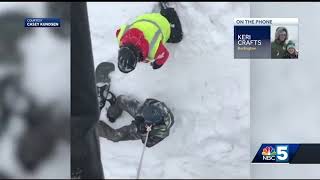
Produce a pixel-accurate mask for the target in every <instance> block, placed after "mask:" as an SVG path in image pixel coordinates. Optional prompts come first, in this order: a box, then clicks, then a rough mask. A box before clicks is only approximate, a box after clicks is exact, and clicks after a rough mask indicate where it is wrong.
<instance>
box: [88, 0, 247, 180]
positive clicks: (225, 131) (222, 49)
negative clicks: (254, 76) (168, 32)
mask: <svg viewBox="0 0 320 180" xmlns="http://www.w3.org/2000/svg"><path fill="white" fill-rule="evenodd" d="M156 6H157V3H155V2H148V3H147V2H139V3H132V2H130V3H129V2H125V3H124V2H122V3H116V2H114V3H96V2H95V3H88V12H89V21H90V26H91V27H90V28H91V37H92V47H93V54H94V59H95V66H97V65H98V64H99V63H100V62H102V61H111V62H113V63H116V62H117V60H116V57H117V47H118V46H117V40H116V37H115V32H116V29H117V28H118V27H119V26H120V25H121V24H122V23H126V22H130V20H132V19H133V18H134V17H136V16H138V15H140V14H143V13H147V12H151V11H152V9H153V8H154V7H156ZM174 6H175V7H176V9H177V12H178V14H179V16H180V19H181V23H182V26H183V30H184V39H183V41H182V42H181V43H179V44H167V47H168V49H169V51H170V57H169V60H168V61H167V63H166V64H165V65H164V66H163V67H162V68H161V69H159V70H152V68H151V67H150V66H149V65H148V64H142V63H140V64H138V66H137V68H136V70H135V71H133V72H131V73H129V74H123V73H121V72H120V71H119V70H118V69H116V71H115V72H113V73H112V74H111V79H112V80H111V81H112V85H111V91H112V92H114V93H115V94H117V95H119V94H126V95H131V96H133V97H136V98H137V99H138V100H140V101H144V99H146V98H148V97H153V98H156V99H159V100H161V101H163V102H165V103H166V104H167V105H168V106H169V107H170V108H171V109H172V111H173V113H174V116H175V124H174V126H173V128H172V130H171V133H170V136H169V137H168V138H166V139H165V140H164V141H162V142H161V143H159V144H158V145H156V146H154V147H152V148H148V149H147V151H146V153H145V157H144V162H143V167H142V173H141V177H142V178H233V177H237V178H249V175H250V169H249V168H250V144H249V143H250V142H249V126H250V122H249V120H250V113H249V112H250V100H249V95H250V88H249V81H250V79H249V78H250V63H249V61H248V60H240V61H237V60H234V59H233V53H232V52H233V18H235V17H249V15H250V12H249V11H248V9H249V3H204V2H203V3H198V2H180V3H175V4H174ZM101 119H102V120H104V121H105V122H107V123H109V122H108V121H107V118H106V117H105V111H103V112H102V113H101ZM131 120H132V118H131V117H130V116H129V115H128V114H125V115H123V116H122V117H121V118H120V119H118V120H117V122H116V123H114V124H111V126H112V127H114V128H119V127H121V126H122V125H124V124H129V123H130V121H131ZM109 124H110V123H109ZM100 141H101V150H102V161H103V168H104V172H105V177H106V178H135V176H136V170H137V168H138V163H139V162H138V161H139V158H140V154H141V151H142V148H143V146H142V143H141V141H130V142H128V141H127V142H119V143H113V142H111V141H109V140H107V139H102V138H100Z"/></svg>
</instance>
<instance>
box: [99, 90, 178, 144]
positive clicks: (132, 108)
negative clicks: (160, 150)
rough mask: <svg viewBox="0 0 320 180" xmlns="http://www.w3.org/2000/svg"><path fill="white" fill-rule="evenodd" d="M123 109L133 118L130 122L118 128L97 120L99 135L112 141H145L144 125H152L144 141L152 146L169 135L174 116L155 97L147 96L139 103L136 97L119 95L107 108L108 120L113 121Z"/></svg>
mask: <svg viewBox="0 0 320 180" xmlns="http://www.w3.org/2000/svg"><path fill="white" fill-rule="evenodd" d="M123 111H126V112H128V113H129V114H130V115H131V116H132V117H133V118H134V120H133V121H132V123H131V124H130V125H127V126H123V127H121V128H119V129H113V128H111V127H110V126H109V125H108V124H106V123H105V122H103V121H99V122H98V124H97V131H98V134H99V136H100V137H104V138H107V139H109V140H111V141H113V142H119V141H127V140H139V139H141V140H142V142H143V143H145V139H146V134H147V131H146V125H148V126H150V125H152V130H151V131H150V133H149V137H148V141H147V143H146V146H147V147H152V146H154V145H155V144H157V143H159V142H160V141H162V140H163V139H164V138H166V137H168V136H169V132H170V128H171V127H172V125H173V124H174V117H173V114H172V112H171V111H170V109H169V108H168V107H167V106H166V105H165V104H164V103H163V102H160V101H158V100H156V99H151V98H148V99H146V100H145V102H144V103H140V102H139V101H137V100H136V99H133V98H131V97H128V96H124V95H120V96H118V97H117V98H116V101H115V102H114V103H113V104H111V106H110V107H109V108H108V111H107V117H108V118H109V121H111V122H115V120H116V119H117V118H118V117H120V116H121V114H122V112H123Z"/></svg>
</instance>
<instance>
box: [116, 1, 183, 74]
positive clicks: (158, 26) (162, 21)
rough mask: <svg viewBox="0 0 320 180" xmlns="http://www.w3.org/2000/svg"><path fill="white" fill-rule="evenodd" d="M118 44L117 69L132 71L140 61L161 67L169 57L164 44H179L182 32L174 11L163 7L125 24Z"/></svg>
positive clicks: (154, 67)
mask: <svg viewBox="0 0 320 180" xmlns="http://www.w3.org/2000/svg"><path fill="white" fill-rule="evenodd" d="M116 37H117V39H118V43H119V52H118V68H119V70H120V71H121V72H123V73H129V72H131V71H133V70H134V69H135V67H136V65H137V63H138V62H145V63H150V64H151V66H152V68H153V69H158V68H160V67H161V66H162V65H163V64H164V63H165V62H166V61H167V59H168V57H169V52H168V50H167V49H166V47H165V46H164V44H165V43H178V42H180V41H181V40H182V37H183V32H182V27H181V23H180V20H179V17H178V15H177V13H176V11H175V10H174V8H170V7H167V6H161V11H160V13H148V14H143V15H141V16H138V17H137V18H136V19H135V20H134V21H133V23H131V24H129V25H128V24H125V25H122V26H121V27H120V28H119V29H118V30H117V32H116Z"/></svg>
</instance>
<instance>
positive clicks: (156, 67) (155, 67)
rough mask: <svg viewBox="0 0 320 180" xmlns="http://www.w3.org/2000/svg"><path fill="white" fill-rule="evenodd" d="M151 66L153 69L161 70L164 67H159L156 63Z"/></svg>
mask: <svg viewBox="0 0 320 180" xmlns="http://www.w3.org/2000/svg"><path fill="white" fill-rule="evenodd" d="M150 64H151V66H152V68H153V69H159V68H160V67H161V66H162V65H158V64H157V63H155V62H151V63H150Z"/></svg>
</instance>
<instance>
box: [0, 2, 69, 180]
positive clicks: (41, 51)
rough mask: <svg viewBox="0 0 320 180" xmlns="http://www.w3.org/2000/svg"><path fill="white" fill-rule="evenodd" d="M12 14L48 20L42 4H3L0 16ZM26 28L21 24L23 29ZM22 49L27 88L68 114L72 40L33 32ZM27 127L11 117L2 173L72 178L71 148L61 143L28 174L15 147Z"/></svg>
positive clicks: (1, 151) (0, 151) (1, 153)
mask: <svg viewBox="0 0 320 180" xmlns="http://www.w3.org/2000/svg"><path fill="white" fill-rule="evenodd" d="M12 11H20V12H26V13H29V15H30V16H31V17H46V14H45V13H46V9H45V3H43V2H42V3H41V2H33V3H30V2H28V3H23V2H19V3H17V2H15V3H13V2H6V3H5V2H1V3H0V15H2V14H5V13H7V12H12ZM23 26H24V22H23V21H22V22H21V28H23ZM13 31H14V29H13ZM19 50H20V51H21V53H22V55H23V61H24V62H25V66H24V68H23V70H24V71H25V72H24V79H23V82H24V87H25V89H26V90H27V91H28V92H30V93H31V94H32V95H33V96H34V97H35V98H36V100H37V102H40V103H42V104H47V103H49V102H53V101H54V102H57V103H58V107H60V108H62V109H64V112H68V114H69V108H70V102H69V99H70V41H69V39H60V38H56V37H55V36H54V35H53V33H51V32H50V31H49V30H48V29H34V32H32V34H30V36H27V37H25V38H24V39H22V40H21V41H20V42H19ZM0 62H1V60H0ZM1 70H3V69H0V71H1ZM43 121H46V119H43ZM25 127H26V124H25V119H23V118H21V117H12V118H11V120H10V121H9V126H8V128H7V130H6V131H5V132H4V134H3V136H2V137H0V172H4V173H6V174H7V175H9V176H10V177H11V178H48V177H49V178H68V177H70V145H69V144H68V143H66V142H62V141H61V143H59V144H58V145H57V147H56V149H55V150H54V151H53V154H51V156H50V157H49V158H48V159H46V160H45V161H44V162H42V163H41V167H40V168H38V169H36V171H35V172H34V173H29V172H27V171H25V170H24V169H23V168H22V166H21V165H20V163H19V161H18V159H17V157H16V148H17V140H18V138H20V137H21V135H22V133H23V130H24V129H25Z"/></svg>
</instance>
